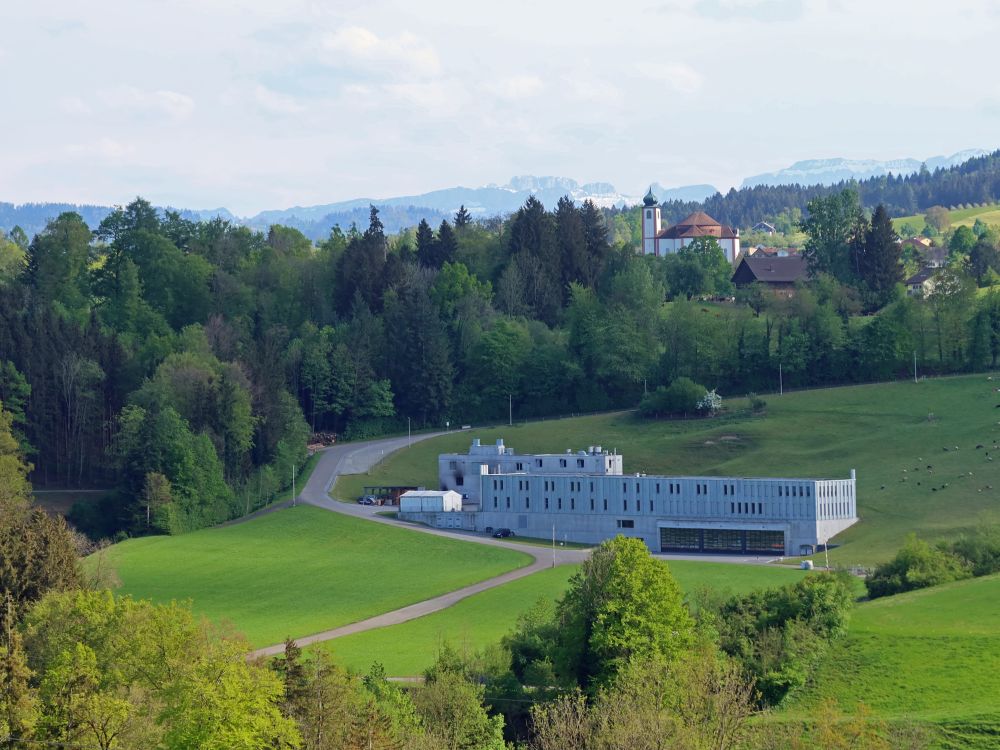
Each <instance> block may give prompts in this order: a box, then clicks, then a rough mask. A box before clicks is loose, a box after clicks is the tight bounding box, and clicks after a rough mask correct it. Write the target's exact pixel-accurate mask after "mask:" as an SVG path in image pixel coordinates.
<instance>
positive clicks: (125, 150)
mask: <svg viewBox="0 0 1000 750" xmlns="http://www.w3.org/2000/svg"><path fill="white" fill-rule="evenodd" d="M66 151H67V153H69V154H72V155H74V156H97V157H99V158H101V159H108V160H110V161H114V162H120V161H122V160H123V159H127V158H128V157H130V156H132V155H133V154H135V152H136V149H135V146H133V145H132V144H130V143H124V142H122V141H118V140H115V139H114V138H109V137H107V136H105V137H103V138H100V139H98V140H97V141H94V142H91V143H77V144H70V145H69V146H67V147H66Z"/></svg>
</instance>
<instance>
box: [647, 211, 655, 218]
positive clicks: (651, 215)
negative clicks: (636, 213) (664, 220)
mask: <svg viewBox="0 0 1000 750" xmlns="http://www.w3.org/2000/svg"><path fill="white" fill-rule="evenodd" d="M646 218H647V219H652V218H653V212H652V211H646Z"/></svg>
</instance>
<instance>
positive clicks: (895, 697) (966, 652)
mask: <svg viewBox="0 0 1000 750" xmlns="http://www.w3.org/2000/svg"><path fill="white" fill-rule="evenodd" d="M998 621H1000V576H990V577H987V578H978V579H973V580H967V581H960V582H958V583H953V584H948V585H945V586H938V587H935V588H930V589H924V590H921V591H914V592H911V593H908V594H900V595H898V596H892V597H886V598H883V599H876V600H875V601H871V602H865V603H863V604H861V605H859V606H858V608H857V610H856V611H855V612H854V615H853V617H852V620H851V625H850V630H849V632H848V635H847V636H846V637H845V638H844V639H843V640H841V641H839V642H838V643H837V644H836V645H835V647H834V648H833V649H832V651H831V653H830V654H829V655H828V657H827V658H826V660H825V663H824V664H823V666H822V668H821V670H820V671H819V672H818V674H817V679H816V681H815V683H814V684H812V685H810V686H808V687H807V689H806V690H805V691H804V692H803V693H801V694H800V695H798V696H796V698H795V699H794V700H792V701H791V702H790V703H789V705H787V706H786V707H785V708H784V710H783V711H782V712H781V713H780V714H778V716H779V717H780V716H781V715H782V714H784V715H787V716H793V717H794V716H798V715H799V714H801V713H803V712H805V711H808V710H809V709H811V708H813V707H815V706H816V705H817V704H818V703H819V702H820V701H822V700H824V699H826V698H833V699H835V700H836V701H837V702H838V703H839V704H840V705H841V707H842V708H843V709H844V710H845V711H849V710H851V709H852V708H853V706H854V704H855V703H856V702H857V700H858V699H859V698H861V699H863V700H864V701H865V703H867V704H868V705H869V706H870V707H871V708H872V709H873V710H874V711H875V713H876V714H878V715H881V716H883V717H886V718H890V719H891V718H898V719H919V720H925V721H931V722H934V723H939V724H943V725H945V727H946V730H947V731H948V732H949V733H951V734H953V735H961V734H962V733H969V734H972V735H975V734H976V733H977V732H979V731H982V728H988V727H989V726H990V725H992V726H993V727H994V729H993V730H989V729H987V731H994V732H995V731H997V730H996V726H997V724H998V723H1000V628H998V627H997V622H998ZM970 730H971V731H970ZM993 740H994V741H998V736H997V735H993ZM973 744H974V746H977V747H978V746H980V745H977V744H975V743H973ZM982 746H983V747H986V746H990V747H995V746H996V745H982Z"/></svg>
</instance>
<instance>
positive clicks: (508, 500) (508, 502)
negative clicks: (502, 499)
mask: <svg viewBox="0 0 1000 750" xmlns="http://www.w3.org/2000/svg"><path fill="white" fill-rule="evenodd" d="M507 510H510V498H509V497H508V498H507Z"/></svg>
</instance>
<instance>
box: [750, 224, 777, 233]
mask: <svg viewBox="0 0 1000 750" xmlns="http://www.w3.org/2000/svg"><path fill="white" fill-rule="evenodd" d="M750 231H751V232H759V233H760V234H767V235H772V234H775V232H776V231H777V230H776V229H775V228H774V224H768V223H767V222H766V221H758V222H757V223H756V224H754V225H753V226H752V227H750Z"/></svg>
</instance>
